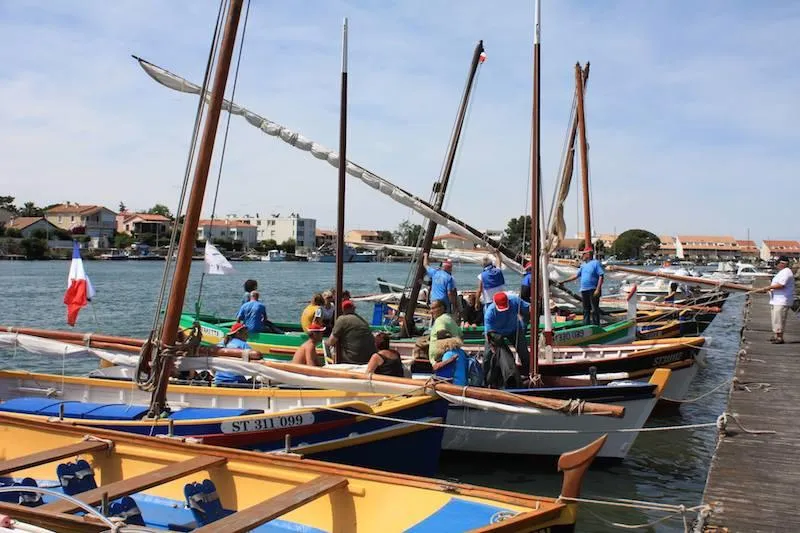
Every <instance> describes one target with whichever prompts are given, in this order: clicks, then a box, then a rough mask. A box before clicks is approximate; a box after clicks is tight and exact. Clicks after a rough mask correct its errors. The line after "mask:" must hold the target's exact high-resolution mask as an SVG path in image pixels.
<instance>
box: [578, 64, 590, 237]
mask: <svg viewBox="0 0 800 533" xmlns="http://www.w3.org/2000/svg"><path fill="white" fill-rule="evenodd" d="M586 70H587V74H588V70H589V64H588V63H587V64H586ZM584 83H585V81H584V79H583V71H582V70H581V64H580V63H575V93H576V96H577V98H576V99H577V108H578V109H577V113H578V130H579V132H580V137H581V182H582V186H583V231H584V237H583V247H584V248H588V247H590V246H592V218H591V214H590V211H589V209H590V208H589V148H588V146H587V144H586V114H585V113H584V108H583V87H584Z"/></svg>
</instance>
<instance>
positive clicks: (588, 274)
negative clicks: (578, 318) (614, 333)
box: [559, 246, 606, 326]
mask: <svg viewBox="0 0 800 533" xmlns="http://www.w3.org/2000/svg"><path fill="white" fill-rule="evenodd" d="M582 256H583V263H582V264H581V267H580V268H579V269H578V272H577V273H575V274H574V275H572V276H570V277H568V278H567V279H565V280H564V281H562V282H561V283H559V285H562V284H564V283H567V282H568V281H572V280H574V279H578V277H579V276H580V278H581V300H582V303H583V324H584V325H586V326H588V325H589V324H593V325H595V326H599V325H600V295H601V294H602V290H603V278H604V277H605V274H606V273H605V271H604V270H603V265H601V264H600V261H598V260H597V259H592V248H591V247H588V246H587V247H586V248H584V249H583V254H582Z"/></svg>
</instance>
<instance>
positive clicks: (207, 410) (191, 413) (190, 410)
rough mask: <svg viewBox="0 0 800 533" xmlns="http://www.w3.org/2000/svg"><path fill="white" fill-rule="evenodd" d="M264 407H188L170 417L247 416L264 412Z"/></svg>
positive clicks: (196, 418) (187, 418)
mask: <svg viewBox="0 0 800 533" xmlns="http://www.w3.org/2000/svg"><path fill="white" fill-rule="evenodd" d="M263 413H264V411H263V410H262V409H222V408H215V407H186V408H184V409H181V410H180V411H174V412H173V413H172V414H170V415H169V417H170V418H171V419H172V420H202V419H206V418H224V417H228V416H245V415H260V414H263Z"/></svg>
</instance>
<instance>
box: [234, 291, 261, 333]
mask: <svg viewBox="0 0 800 533" xmlns="http://www.w3.org/2000/svg"><path fill="white" fill-rule="evenodd" d="M259 296H260V295H259V293H258V291H251V292H250V301H249V302H247V303H245V304H242V307H240V308H239V312H238V313H236V320H238V321H239V322H244V325H245V326H247V329H248V330H249V331H250V333H261V332H262V331H266V330H267V307H266V306H265V305H264V304H263V303H261V302H259V301H258V298H259Z"/></svg>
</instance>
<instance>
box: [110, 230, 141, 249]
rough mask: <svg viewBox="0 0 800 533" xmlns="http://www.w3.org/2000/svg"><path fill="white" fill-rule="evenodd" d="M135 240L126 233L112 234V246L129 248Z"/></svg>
mask: <svg viewBox="0 0 800 533" xmlns="http://www.w3.org/2000/svg"><path fill="white" fill-rule="evenodd" d="M135 241H136V240H135V239H134V238H133V237H132V236H131V235H128V234H127V233H117V234H116V235H114V248H129V247H130V245H131V244H133V243H134V242H135Z"/></svg>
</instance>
